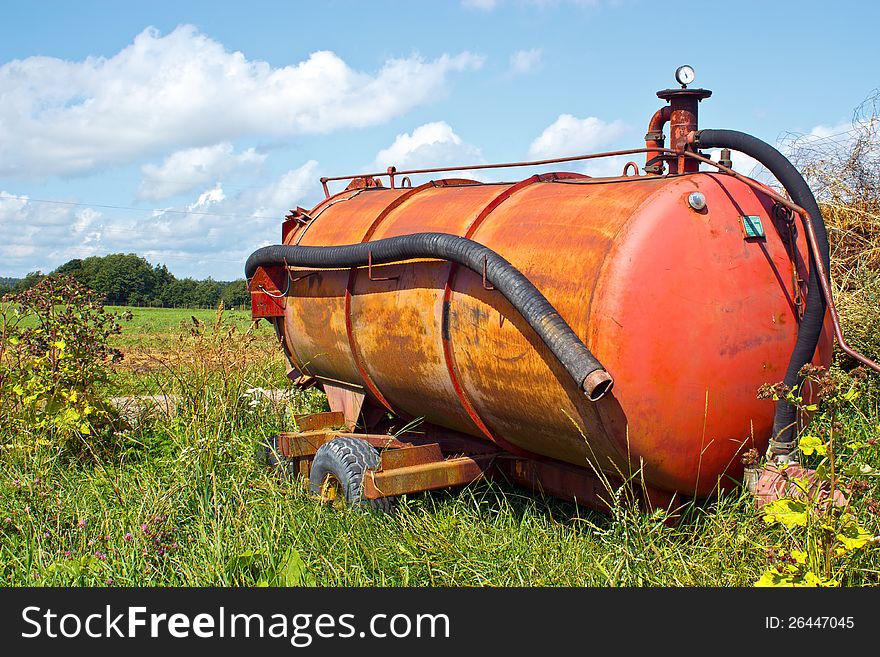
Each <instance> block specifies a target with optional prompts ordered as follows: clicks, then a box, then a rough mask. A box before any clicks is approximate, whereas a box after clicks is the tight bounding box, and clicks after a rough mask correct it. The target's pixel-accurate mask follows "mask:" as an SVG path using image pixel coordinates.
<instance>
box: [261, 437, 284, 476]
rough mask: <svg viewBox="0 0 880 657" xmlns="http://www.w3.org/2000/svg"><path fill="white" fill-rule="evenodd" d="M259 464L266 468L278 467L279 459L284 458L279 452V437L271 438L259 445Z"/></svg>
mask: <svg viewBox="0 0 880 657" xmlns="http://www.w3.org/2000/svg"><path fill="white" fill-rule="evenodd" d="M256 458H257V463H259V464H260V465H262V466H265V467H267V468H268V467H272V468H275V467H278V465H279V463H280V462H279V459H281V458H283V457H282V456H281V454H280V453H279V452H278V436H269V437H268V438H266V440H264V441H262V442H260V443H259V444H258V445H257V452H256Z"/></svg>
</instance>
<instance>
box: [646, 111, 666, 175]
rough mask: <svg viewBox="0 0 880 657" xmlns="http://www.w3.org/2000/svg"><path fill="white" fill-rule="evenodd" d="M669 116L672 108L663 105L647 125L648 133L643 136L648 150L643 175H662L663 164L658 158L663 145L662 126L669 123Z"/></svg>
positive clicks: (661, 152)
mask: <svg viewBox="0 0 880 657" xmlns="http://www.w3.org/2000/svg"><path fill="white" fill-rule="evenodd" d="M670 116H672V107H671V106H670V105H665V106H663V107H661V108H660V109H658V110H657V111H656V112H654V115H653V116H652V117H651V120H650V122H649V123H648V132H647V134H645V148H647V149H648V152H647V154H646V155H645V173H663V162H662V160H660V159H659V158H660V157H661V155H662V154H663V150H662V149H663V146H664V145H665V138H664V137H663V126H665V125H666V124H667V123H668V122H669V117H670Z"/></svg>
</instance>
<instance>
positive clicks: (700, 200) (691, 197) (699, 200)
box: [688, 192, 706, 212]
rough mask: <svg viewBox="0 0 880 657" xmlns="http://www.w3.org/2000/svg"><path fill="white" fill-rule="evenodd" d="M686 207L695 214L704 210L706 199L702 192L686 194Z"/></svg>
mask: <svg viewBox="0 0 880 657" xmlns="http://www.w3.org/2000/svg"><path fill="white" fill-rule="evenodd" d="M688 205H689V206H691V208H693V209H694V210H696V211H697V212H700V211H701V210H705V209H706V197H705V196H704V195H703V193H702V192H691V193H690V194H688Z"/></svg>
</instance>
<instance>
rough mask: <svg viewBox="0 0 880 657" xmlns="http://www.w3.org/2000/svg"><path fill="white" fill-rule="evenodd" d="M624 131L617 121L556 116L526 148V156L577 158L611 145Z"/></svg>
mask: <svg viewBox="0 0 880 657" xmlns="http://www.w3.org/2000/svg"><path fill="white" fill-rule="evenodd" d="M625 132H626V125H625V124H624V123H623V122H622V121H619V120H616V121H612V122H610V123H608V122H606V121H603V120H602V119H599V118H596V117H595V116H588V117H587V118H585V119H579V118H577V117H575V116H572V115H571V114H560V115H559V118H558V119H556V121H554V122H553V123H552V124H550V125H549V126H547V128H546V129H545V130H544V132H542V133H541V134H540V135H539V136H538V137H537V138H536V139H535V140H534V141H533V142H532V144H531V146H529V156H530V157H532V158H536V159H545V158H554V157H565V156H567V155H580V154H583V153H588V152H590V151H594V150H596V149H597V148H600V147H602V146H606V145H608V144H610V143H612V142H614V141H615V140H616V139H617V138H618V137H620V136H622V135H623V134H624V133H625Z"/></svg>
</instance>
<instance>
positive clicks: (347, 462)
mask: <svg viewBox="0 0 880 657" xmlns="http://www.w3.org/2000/svg"><path fill="white" fill-rule="evenodd" d="M379 462H380V460H379V452H378V451H377V450H376V448H375V447H373V446H372V445H371V444H370V443H368V442H367V441H366V440H361V439H360V438H350V437H348V436H340V437H338V438H334V439H333V440H331V441H328V442H326V443H324V444H323V445H321V446H320V447H319V448H318V451H317V452H315V459H314V461H312V470H311V473H310V474H309V491H310V492H311V493H312V494H313V495H319V496H320V495H321V491H322V487H323V486H324V480H325V479H326V478H327V477H328V476H330V477H333V478H334V479H335V480H336V481H337V482H338V483H339V486H340V488H341V491H342V494H343V497H344V499H345V503H346V505H347V506H351V507H362V508H365V509H370V510H372V511H378V512H383V513H387V512H389V511H391V509H392V507H393V506H394V500H393V499H392V498H388V497H383V498H381V499H378V500H368V499H366V498H365V497H364V496H363V492H364V474H365V473H366V471H367V470H376V469H377V468H378V467H379Z"/></svg>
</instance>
